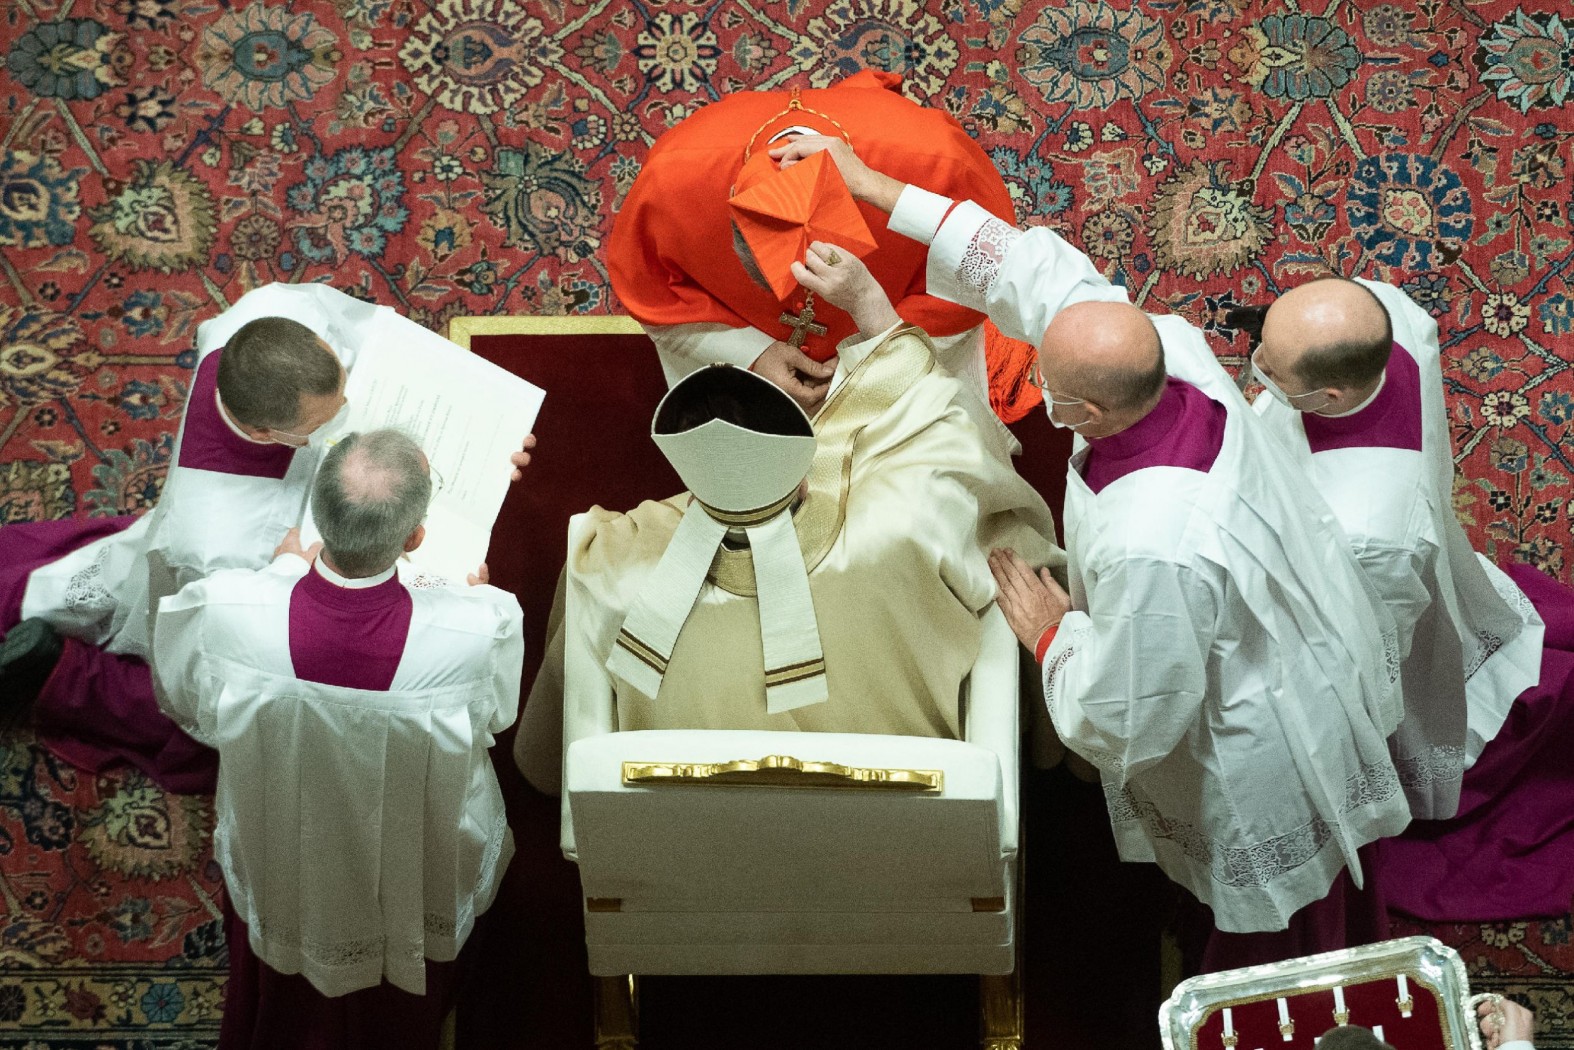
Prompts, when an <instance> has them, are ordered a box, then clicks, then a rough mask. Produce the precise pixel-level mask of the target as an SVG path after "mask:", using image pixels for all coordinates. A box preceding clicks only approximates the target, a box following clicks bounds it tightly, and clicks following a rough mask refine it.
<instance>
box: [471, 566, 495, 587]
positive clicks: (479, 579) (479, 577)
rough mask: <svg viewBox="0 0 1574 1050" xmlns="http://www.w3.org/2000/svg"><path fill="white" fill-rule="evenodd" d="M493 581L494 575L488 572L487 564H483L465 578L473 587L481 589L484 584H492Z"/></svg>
mask: <svg viewBox="0 0 1574 1050" xmlns="http://www.w3.org/2000/svg"><path fill="white" fill-rule="evenodd" d="M491 579H492V574H491V572H489V571H488V570H487V567H486V562H482V563H481V567H480V568H479V569H477V570H476V571H475V572H472V573H471V574H470V575H468V576H466V577H465V582H466V583H468V584H469V585H470V586H472V587H479V586H480V585H481V584H483V583H488V582H490V581H491Z"/></svg>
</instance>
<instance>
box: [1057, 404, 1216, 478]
mask: <svg viewBox="0 0 1574 1050" xmlns="http://www.w3.org/2000/svg"><path fill="white" fill-rule="evenodd" d="M1226 419H1227V413H1226V412H1225V409H1224V406H1223V405H1221V404H1219V403H1218V402H1217V401H1214V400H1213V399H1212V398H1210V397H1209V396H1208V395H1207V394H1204V393H1203V392H1202V391H1201V390H1198V389H1197V388H1196V387H1194V386H1192V385H1191V384H1190V383H1187V382H1184V381H1182V380H1179V379H1167V380H1165V386H1164V393H1163V395H1162V396H1161V397H1160V398H1159V403H1158V404H1157V405H1156V406H1154V408H1153V411H1151V412H1149V413H1148V414H1147V415H1146V416H1143V417H1142V419H1140V420H1138V421H1137V422H1136V423H1135V424H1134V425H1132V426H1130V427H1127V428H1126V429H1125V430H1122V431H1121V432H1120V433H1118V434H1113V435H1111V436H1109V437H1105V438H1095V439H1092V440H1091V441H1089V442H1088V455H1087V459H1086V460H1085V461H1084V463H1083V470H1082V479H1083V481H1085V482H1087V486H1088V488H1089V489H1090V490H1091V491H1092V492H1093V494H1094V495H1098V493H1100V492H1102V491H1103V490H1104V489H1106V488H1108V487H1109V486H1110V485H1112V484H1114V483H1115V482H1116V481H1119V480H1120V479H1121V478H1123V477H1125V476H1126V475H1127V474H1131V473H1133V472H1135V471H1138V470H1142V469H1144V468H1145V467H1182V468H1184V469H1187V470H1198V471H1202V472H1203V473H1207V472H1208V471H1209V470H1210V469H1212V467H1213V461H1214V460H1216V459H1218V458H1219V450H1220V449H1221V448H1223V447H1224V426H1225V421H1226Z"/></svg>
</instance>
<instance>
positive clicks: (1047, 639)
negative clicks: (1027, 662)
mask: <svg viewBox="0 0 1574 1050" xmlns="http://www.w3.org/2000/svg"><path fill="white" fill-rule="evenodd" d="M1059 632H1060V621H1059V620H1055V621H1054V622H1053V623H1051V624H1050V625H1049V626H1048V627H1045V628H1044V629H1043V630H1042V631H1040V632H1039V635H1038V642H1037V643H1036V644H1035V645H1034V646H1033V658H1034V659H1035V660H1037V661H1038V662H1039V663H1043V662H1044V654H1045V653H1047V652H1049V647H1050V646H1051V645H1053V644H1054V642H1055V635H1056V634H1058V633H1059Z"/></svg>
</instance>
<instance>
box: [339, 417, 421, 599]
mask: <svg viewBox="0 0 1574 1050" xmlns="http://www.w3.org/2000/svg"><path fill="white" fill-rule="evenodd" d="M431 499H432V475H431V470H430V468H429V467H428V465H427V462H426V456H425V455H423V454H422V452H421V448H420V446H419V445H417V444H416V443H415V442H414V441H412V440H411V439H410V438H409V437H408V436H407V435H405V434H402V433H400V432H399V431H397V430H372V431H368V432H367V433H364V434H355V433H351V434H347V435H345V436H344V437H343V438H341V439H340V440H339V442H338V444H336V445H334V447H333V448H332V449H330V450H329V452H328V454H327V455H326V456H324V457H323V462H322V466H321V467H320V468H319V469H318V471H317V480H316V481H315V482H314V483H313V486H312V515H313V517H314V518H315V519H316V521H317V527H318V529H319V531H321V532H322V541H323V547H324V549H325V550H326V551H327V553H328V556H329V561H330V564H332V566H333V567H334V568H335V569H337V570H338V571H339V572H341V573H343V574H344V575H346V576H352V577H363V576H375V575H377V574H378V573H380V572H382V571H383V570H385V569H387V568H388V567H389V566H391V565H393V563H394V562H396V561H397V560H398V559H399V555H401V554H403V553H404V551H405V549H406V544H407V542H408V541H409V540H410V537H411V536H412V534H414V532H415V530H416V529H418V528H420V526H421V521H422V519H423V518H425V517H426V506H427V504H428V503H430V502H431Z"/></svg>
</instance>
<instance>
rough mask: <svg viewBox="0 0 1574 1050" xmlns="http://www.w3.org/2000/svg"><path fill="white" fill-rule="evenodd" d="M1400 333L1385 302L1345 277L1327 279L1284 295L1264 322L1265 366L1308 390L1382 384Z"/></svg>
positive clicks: (1321, 279) (1316, 281) (1269, 310)
mask: <svg viewBox="0 0 1574 1050" xmlns="http://www.w3.org/2000/svg"><path fill="white" fill-rule="evenodd" d="M1393 342H1394V331H1393V327H1392V325H1391V324H1390V322H1389V319H1388V311H1387V310H1386V309H1385V308H1384V307H1383V301H1382V300H1381V299H1379V298H1378V297H1377V296H1376V295H1374V294H1373V293H1372V292H1371V291H1370V290H1369V289H1367V288H1366V287H1365V286H1363V285H1361V284H1359V283H1357V282H1355V281H1351V280H1347V279H1346V278H1343V277H1322V278H1319V279H1317V280H1315V281H1309V282H1307V283H1306V284H1303V285H1301V286H1299V287H1297V288H1292V289H1291V290H1290V291H1288V292H1286V293H1285V294H1283V295H1281V296H1279V298H1278V300H1277V301H1276V302H1275V303H1274V304H1273V305H1272V306H1271V307H1269V308H1268V314H1267V316H1266V317H1265V318H1264V319H1263V327H1262V347H1263V351H1262V352H1263V359H1264V363H1265V364H1267V365H1268V366H1269V369H1270V370H1271V371H1272V372H1275V373H1278V374H1279V375H1281V376H1284V377H1289V378H1292V379H1293V380H1295V382H1296V385H1299V386H1302V387H1305V388H1306V389H1308V390H1316V389H1321V388H1328V387H1331V388H1338V389H1349V388H1355V387H1366V386H1370V385H1371V384H1373V383H1375V382H1377V378H1378V376H1380V375H1382V373H1383V369H1384V368H1385V367H1386V366H1387V364H1388V353H1389V350H1390V349H1391V348H1392V347H1393Z"/></svg>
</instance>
